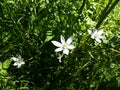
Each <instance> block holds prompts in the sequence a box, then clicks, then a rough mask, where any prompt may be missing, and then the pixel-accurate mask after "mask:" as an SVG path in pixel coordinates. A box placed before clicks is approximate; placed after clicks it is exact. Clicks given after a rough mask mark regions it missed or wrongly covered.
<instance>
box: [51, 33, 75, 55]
mask: <svg viewBox="0 0 120 90" xmlns="http://www.w3.org/2000/svg"><path fill="white" fill-rule="evenodd" d="M60 40H61V43H60V42H58V41H52V43H53V44H54V45H55V46H56V47H58V48H57V49H55V52H60V51H63V54H66V55H68V54H69V49H74V48H75V46H73V45H71V43H72V40H73V36H70V37H69V38H68V39H67V41H65V38H64V37H63V36H62V35H61V36H60Z"/></svg>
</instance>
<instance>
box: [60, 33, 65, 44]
mask: <svg viewBox="0 0 120 90" xmlns="http://www.w3.org/2000/svg"><path fill="white" fill-rule="evenodd" d="M60 40H61V43H62V44H64V43H65V38H64V37H63V36H62V35H61V36H60Z"/></svg>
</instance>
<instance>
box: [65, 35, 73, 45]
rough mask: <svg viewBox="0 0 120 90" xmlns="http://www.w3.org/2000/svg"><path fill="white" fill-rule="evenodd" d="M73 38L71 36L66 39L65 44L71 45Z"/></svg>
mask: <svg viewBox="0 0 120 90" xmlns="http://www.w3.org/2000/svg"><path fill="white" fill-rule="evenodd" d="M73 38H74V36H73V35H72V36H70V37H69V38H68V39H67V41H66V43H67V44H68V45H69V44H71V42H72V40H73Z"/></svg>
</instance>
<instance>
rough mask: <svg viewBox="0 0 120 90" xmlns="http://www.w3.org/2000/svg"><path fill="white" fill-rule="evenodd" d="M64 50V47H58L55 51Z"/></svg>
mask: <svg viewBox="0 0 120 90" xmlns="http://www.w3.org/2000/svg"><path fill="white" fill-rule="evenodd" d="M62 50H63V48H57V49H55V52H60V51H62Z"/></svg>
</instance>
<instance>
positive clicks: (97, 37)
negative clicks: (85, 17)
mask: <svg viewBox="0 0 120 90" xmlns="http://www.w3.org/2000/svg"><path fill="white" fill-rule="evenodd" d="M103 32H104V30H103V29H101V30H99V31H97V30H96V29H95V30H94V31H93V32H92V31H91V30H88V33H89V34H90V35H91V38H92V39H95V40H96V41H97V42H99V43H101V40H100V39H102V38H104V37H103V36H102V34H103Z"/></svg>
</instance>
